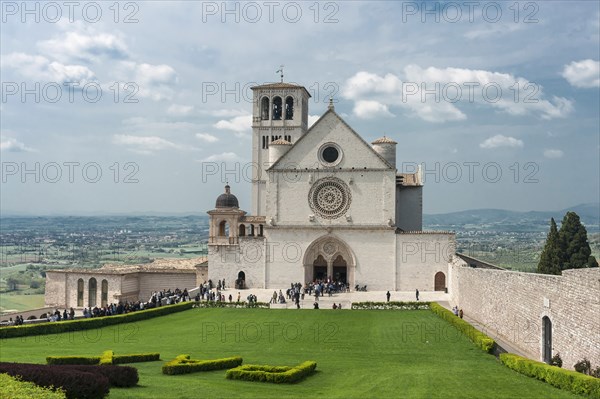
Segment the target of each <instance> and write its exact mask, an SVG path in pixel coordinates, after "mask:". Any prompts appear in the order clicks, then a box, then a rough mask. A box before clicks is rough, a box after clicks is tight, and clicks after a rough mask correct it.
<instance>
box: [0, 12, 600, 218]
mask: <svg viewBox="0 0 600 399" xmlns="http://www.w3.org/2000/svg"><path fill="white" fill-rule="evenodd" d="M24 4H25V3H22V2H11V1H7V2H2V24H1V25H0V26H1V29H2V32H1V35H0V36H1V71H2V77H1V78H2V79H1V80H2V102H1V104H0V106H1V109H0V111H1V118H2V119H1V136H2V137H1V157H2V190H1V194H0V195H1V198H0V199H1V211H2V213H3V214H9V213H23V214H93V213H121V212H124V213H132V212H136V213H140V212H142V213H143V212H175V213H177V212H204V211H206V210H208V209H211V208H212V207H213V206H214V200H215V198H216V196H217V195H218V194H219V193H220V192H222V190H223V185H224V181H225V180H228V181H229V182H230V184H231V185H232V191H233V192H234V193H235V194H236V195H238V197H239V198H240V202H241V207H242V208H244V209H246V210H248V209H250V183H249V181H248V177H247V175H248V173H247V172H248V168H247V164H248V162H250V160H251V134H252V132H251V129H250V121H251V109H252V108H251V101H252V99H251V91H250V89H249V88H250V87H252V86H253V85H255V84H262V83H266V82H274V81H278V80H279V76H278V74H277V73H276V71H277V70H278V69H279V66H280V65H282V64H283V65H284V66H285V67H284V71H285V80H286V81H288V82H293V83H298V84H302V85H304V86H305V87H306V88H307V90H308V91H309V92H310V93H311V95H312V98H311V102H310V104H309V107H310V110H309V118H310V121H311V122H312V121H314V120H316V119H317V118H318V116H320V115H321V114H322V113H323V112H324V111H325V110H326V107H327V101H328V99H329V97H330V96H332V97H333V98H334V101H335V107H336V111H337V112H338V113H339V114H340V115H342V117H343V118H344V119H345V120H346V121H347V122H348V123H349V124H350V125H351V126H352V127H353V128H354V129H355V130H356V131H357V132H359V133H360V134H361V135H362V136H363V137H364V138H365V139H366V140H367V141H369V142H370V141H373V140H374V139H376V138H378V137H381V136H382V135H384V134H385V135H387V136H389V137H392V138H393V139H394V140H396V141H397V142H398V153H397V165H398V168H399V169H400V170H401V171H405V172H412V171H414V170H415V168H416V165H421V166H422V168H423V171H424V174H425V180H426V182H425V191H424V192H425V199H424V210H425V212H426V213H440V212H449V211H457V210H463V209H470V208H504V209H512V210H523V211H525V210H557V209H562V208H565V207H569V206H573V205H577V204H580V203H593V202H598V201H599V190H600V187H599V184H600V183H599V181H600V176H599V173H600V172H599V170H600V157H599V153H600V144H599V136H600V117H599V111H598V110H599V107H600V104H599V103H600V101H599V92H600V76H599V74H600V72H599V59H600V55H599V48H600V44H599V38H600V26H599V21H600V11H599V3H598V2H596V1H570V2H560V1H552V2H512V1H511V2H470V3H469V2H451V3H446V2H429V3H427V5H426V6H423V3H422V2H373V1H370V2H364V3H363V2H357V1H356V2H355V1H353V2H319V3H317V2H277V1H275V2H245V3H244V2H230V3H223V2H221V1H218V2H181V3H178V2H160V1H152V2H143V1H140V2H122V3H113V2H74V3H73V5H69V4H70V3H67V5H65V4H64V3H62V2H57V3H42V2H30V3H27V4H26V5H25V6H24ZM215 170H216V172H215Z"/></svg>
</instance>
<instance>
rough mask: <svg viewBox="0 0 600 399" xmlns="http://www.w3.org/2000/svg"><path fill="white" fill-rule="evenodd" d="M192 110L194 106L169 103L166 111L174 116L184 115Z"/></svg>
mask: <svg viewBox="0 0 600 399" xmlns="http://www.w3.org/2000/svg"><path fill="white" fill-rule="evenodd" d="M193 110H194V107H193V106H191V105H179V104H171V106H169V108H167V113H168V114H169V115H174V116H185V115H188V114H189V113H190V112H192V111H193Z"/></svg>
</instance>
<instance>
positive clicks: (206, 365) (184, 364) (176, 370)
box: [162, 355, 242, 375]
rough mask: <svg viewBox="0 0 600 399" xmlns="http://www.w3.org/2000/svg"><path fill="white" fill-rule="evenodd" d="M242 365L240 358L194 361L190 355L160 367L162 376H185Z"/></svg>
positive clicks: (179, 357)
mask: <svg viewBox="0 0 600 399" xmlns="http://www.w3.org/2000/svg"><path fill="white" fill-rule="evenodd" d="M240 364H242V358H241V357H227V358H224V359H213V360H195V359H190V355H179V356H177V357H176V358H175V359H173V360H171V361H170V362H168V363H165V364H164V365H163V366H162V372H163V374H169V375H174V374H187V373H195V372H198V371H211V370H223V369H229V368H233V367H237V366H239V365H240Z"/></svg>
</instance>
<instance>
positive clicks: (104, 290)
mask: <svg viewBox="0 0 600 399" xmlns="http://www.w3.org/2000/svg"><path fill="white" fill-rule="evenodd" d="M106 305H108V281H106V280H102V284H101V291H100V306H102V307H104V306H106Z"/></svg>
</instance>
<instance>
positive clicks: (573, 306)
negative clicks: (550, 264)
mask: <svg viewBox="0 0 600 399" xmlns="http://www.w3.org/2000/svg"><path fill="white" fill-rule="evenodd" d="M449 289H450V293H451V296H452V303H451V305H457V306H458V307H460V308H462V309H463V311H464V312H465V314H466V315H467V316H469V317H471V318H473V319H475V320H477V321H478V322H480V323H481V324H482V325H484V326H485V329H487V330H489V331H492V332H494V333H495V334H498V336H500V337H501V338H503V339H505V340H506V341H508V342H509V343H511V344H512V345H514V346H515V347H517V348H518V349H520V350H522V351H523V352H524V353H526V354H528V355H529V357H531V358H532V359H535V360H539V361H542V360H543V359H542V357H543V355H542V350H543V343H542V318H543V317H548V318H549V319H550V321H551V322H552V355H555V354H556V353H560V356H561V358H562V359H563V367H564V368H569V369H573V365H574V364H575V363H576V362H578V361H579V360H582V359H583V358H584V357H587V358H588V359H589V360H590V361H591V363H592V366H593V367H598V366H600V350H599V349H598V348H600V333H599V331H600V268H593V269H574V270H566V271H564V272H563V275H562V276H553V275H543V274H535V273H521V272H512V271H503V270H493V269H480V268H472V267H469V266H467V264H466V263H465V262H464V261H463V260H462V259H460V258H458V257H454V260H453V263H452V264H451V266H450V285H449Z"/></svg>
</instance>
